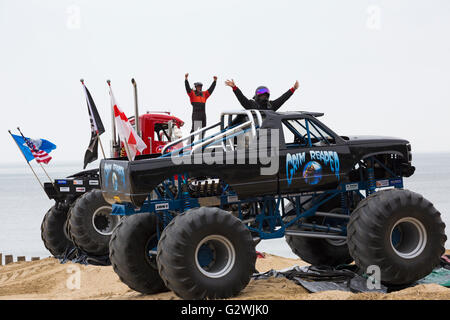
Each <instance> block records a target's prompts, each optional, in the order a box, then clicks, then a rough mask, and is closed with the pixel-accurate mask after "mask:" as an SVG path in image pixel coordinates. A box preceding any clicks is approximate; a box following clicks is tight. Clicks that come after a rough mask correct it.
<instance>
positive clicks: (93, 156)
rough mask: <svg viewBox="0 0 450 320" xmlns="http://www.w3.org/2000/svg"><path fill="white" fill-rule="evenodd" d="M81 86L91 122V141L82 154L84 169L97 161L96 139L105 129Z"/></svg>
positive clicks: (92, 101) (87, 92)
mask: <svg viewBox="0 0 450 320" xmlns="http://www.w3.org/2000/svg"><path fill="white" fill-rule="evenodd" d="M81 83H82V84H83V88H84V91H85V93H86V103H87V107H88V112H89V118H90V120H91V141H89V147H88V148H87V150H86V153H85V154H84V166H83V169H85V168H86V166H87V165H88V163H91V162H92V161H95V160H97V157H98V137H99V136H100V135H101V134H102V133H104V132H105V128H104V127H103V123H102V119H100V115H99V114H98V111H97V107H96V106H95V103H94V100H93V99H92V96H91V94H90V93H89V90H88V89H87V88H86V86H85V85H84V82H83V81H81Z"/></svg>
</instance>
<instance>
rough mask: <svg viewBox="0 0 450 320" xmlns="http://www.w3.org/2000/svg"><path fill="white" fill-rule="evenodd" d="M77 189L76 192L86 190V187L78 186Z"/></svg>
mask: <svg viewBox="0 0 450 320" xmlns="http://www.w3.org/2000/svg"><path fill="white" fill-rule="evenodd" d="M75 191H76V192H86V188H85V187H76V188H75Z"/></svg>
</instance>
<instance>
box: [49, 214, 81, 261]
mask: <svg viewBox="0 0 450 320" xmlns="http://www.w3.org/2000/svg"><path fill="white" fill-rule="evenodd" d="M66 219H67V207H64V206H60V205H54V206H53V207H51V208H50V209H49V210H48V211H47V213H46V214H45V216H44V219H43V220H42V224H41V238H42V241H43V242H44V246H45V247H46V248H47V250H48V251H50V253H51V254H52V255H53V256H54V257H56V258H59V257H61V256H62V255H63V254H64V253H66V252H68V250H70V249H71V248H73V247H74V245H73V243H72V241H71V240H70V239H69V238H68V237H67V236H66V234H65V232H64V227H65V223H66Z"/></svg>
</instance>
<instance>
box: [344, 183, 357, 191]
mask: <svg viewBox="0 0 450 320" xmlns="http://www.w3.org/2000/svg"><path fill="white" fill-rule="evenodd" d="M353 190H359V184H358V183H350V184H346V185H345V191H353Z"/></svg>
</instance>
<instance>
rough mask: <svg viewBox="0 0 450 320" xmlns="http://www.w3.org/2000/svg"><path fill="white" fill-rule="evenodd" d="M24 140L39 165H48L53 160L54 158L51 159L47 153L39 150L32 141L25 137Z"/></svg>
mask: <svg viewBox="0 0 450 320" xmlns="http://www.w3.org/2000/svg"><path fill="white" fill-rule="evenodd" d="M24 139H25V143H26V144H27V146H28V148H30V151H31V153H32V154H33V156H34V158H35V159H36V161H37V162H38V163H41V162H43V163H45V164H48V163H49V162H50V160H52V157H50V155H49V154H48V153H47V152H45V151H43V150H39V149H38V148H37V147H36V145H35V144H34V143H33V142H32V141H31V140H30V139H28V138H25V137H24Z"/></svg>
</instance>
